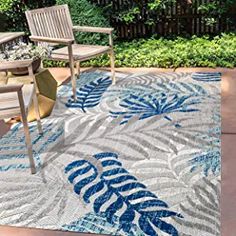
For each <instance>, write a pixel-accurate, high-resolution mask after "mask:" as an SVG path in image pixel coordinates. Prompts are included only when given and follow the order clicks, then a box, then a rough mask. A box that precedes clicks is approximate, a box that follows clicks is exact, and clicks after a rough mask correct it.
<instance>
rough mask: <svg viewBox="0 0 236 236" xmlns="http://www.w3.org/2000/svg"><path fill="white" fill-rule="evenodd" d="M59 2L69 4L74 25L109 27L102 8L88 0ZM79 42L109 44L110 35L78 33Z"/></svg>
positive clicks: (64, 0) (58, 2)
mask: <svg viewBox="0 0 236 236" xmlns="http://www.w3.org/2000/svg"><path fill="white" fill-rule="evenodd" d="M57 4H67V5H68V6H69V8H70V13H71V18H72V21H73V24H74V25H80V26H83V25H86V26H96V27H109V26H110V25H109V23H108V20H107V19H106V18H105V17H104V16H103V12H102V9H101V8H99V7H97V6H95V5H94V4H92V3H90V2H89V1H88V0H57ZM76 41H77V42H78V43H88V44H108V36H107V35H104V34H92V33H81V32H80V33H76Z"/></svg>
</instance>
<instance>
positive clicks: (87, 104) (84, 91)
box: [66, 77, 111, 112]
mask: <svg viewBox="0 0 236 236" xmlns="http://www.w3.org/2000/svg"><path fill="white" fill-rule="evenodd" d="M110 85H111V80H110V78H109V77H106V78H99V79H97V80H95V81H91V82H90V83H88V84H85V85H83V86H82V87H81V88H80V89H79V91H77V93H76V96H77V100H76V102H75V101H74V99H73V98H70V99H69V100H68V102H67V103H66V106H67V107H71V108H80V109H81V110H82V111H83V112H86V110H85V109H86V108H91V107H95V106H97V105H98V104H99V103H100V100H101V97H102V95H103V94H104V92H106V90H107V88H108V87H109V86H110Z"/></svg>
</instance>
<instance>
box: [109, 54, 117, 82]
mask: <svg viewBox="0 0 236 236" xmlns="http://www.w3.org/2000/svg"><path fill="white" fill-rule="evenodd" d="M109 56H110V61H111V78H112V84H113V85H115V84H116V77H115V55H114V51H113V50H111V52H110V53H109Z"/></svg>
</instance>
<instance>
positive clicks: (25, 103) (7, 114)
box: [0, 60, 43, 174]
mask: <svg viewBox="0 0 236 236" xmlns="http://www.w3.org/2000/svg"><path fill="white" fill-rule="evenodd" d="M25 67H27V68H28V71H29V75H30V76H32V77H33V81H34V83H33V84H26V85H23V84H10V85H0V120H3V119H8V118H12V117H18V116H21V118H22V122H23V127H24V133H25V142H26V147H27V152H28V156H29V162H30V168H31V173H32V174H35V173H36V168H35V163H34V158H33V150H32V142H31V138H30V132H29V127H28V122H27V113H28V108H29V106H30V105H31V103H32V100H33V102H34V108H35V114H36V117H37V126H38V131H39V133H40V134H42V133H43V131H42V126H41V121H40V115H39V109H38V100H37V96H36V82H35V78H34V74H33V69H32V60H24V61H12V62H1V63H0V70H1V69H2V70H10V69H15V68H25Z"/></svg>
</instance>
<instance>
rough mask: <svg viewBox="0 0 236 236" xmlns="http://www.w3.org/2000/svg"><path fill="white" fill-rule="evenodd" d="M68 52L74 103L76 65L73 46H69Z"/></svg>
mask: <svg viewBox="0 0 236 236" xmlns="http://www.w3.org/2000/svg"><path fill="white" fill-rule="evenodd" d="M68 52H69V62H70V74H71V83H72V92H73V97H74V101H76V77H75V65H74V58H73V51H72V45H69V46H68Z"/></svg>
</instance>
